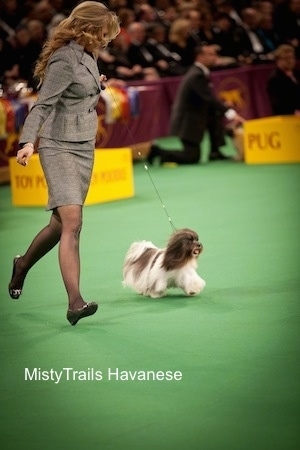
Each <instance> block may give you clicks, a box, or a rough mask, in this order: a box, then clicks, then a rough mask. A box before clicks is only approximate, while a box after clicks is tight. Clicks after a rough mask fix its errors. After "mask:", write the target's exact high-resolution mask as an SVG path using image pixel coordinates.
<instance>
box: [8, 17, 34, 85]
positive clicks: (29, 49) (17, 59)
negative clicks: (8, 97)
mask: <svg viewBox="0 0 300 450" xmlns="http://www.w3.org/2000/svg"><path fill="white" fill-rule="evenodd" d="M40 51H41V46H40V45H39V43H37V42H35V41H33V40H32V39H31V36H30V32H29V29H28V27H27V25H19V26H18V27H17V28H16V30H15V34H14V35H13V36H10V37H9V38H8V39H6V40H5V41H4V42H3V46H2V50H1V54H0V58H1V60H2V61H3V72H4V73H3V76H2V78H3V83H4V85H5V86H6V87H9V86H10V85H12V84H13V83H15V82H16V81H28V85H29V86H32V85H33V84H34V81H33V70H34V65H35V63H36V61H37V59H38V57H39V54H40Z"/></svg>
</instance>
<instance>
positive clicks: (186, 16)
mask: <svg viewBox="0 0 300 450" xmlns="http://www.w3.org/2000/svg"><path fill="white" fill-rule="evenodd" d="M78 3H79V1H78V0H75V1H74V0H73V1H72V0H0V5H1V6H0V83H1V84H2V85H3V86H4V88H6V87H9V86H10V85H12V84H13V83H15V82H16V81H20V80H23V81H25V82H26V83H27V84H28V86H29V87H32V88H33V89H34V88H35V83H34V80H33V77H32V74H33V66H34V64H35V62H36V60H37V58H38V55H39V53H40V51H41V48H42V46H43V44H44V42H45V40H46V39H47V37H48V36H49V35H50V33H51V32H52V30H53V28H54V27H55V26H56V25H57V24H58V23H59V22H60V21H61V20H62V19H63V18H64V17H66V15H68V13H69V12H70V10H71V9H72V8H73V7H74V6H75V5H76V4H78ZM105 3H106V4H107V6H109V7H110V8H111V9H113V10H114V11H116V12H117V14H118V15H119V17H120V20H121V33H120V34H119V36H118V37H117V38H116V39H115V40H114V41H113V42H111V43H110V45H109V46H108V47H107V48H106V49H103V50H101V51H100V52H99V59H98V61H99V67H100V71H101V73H104V74H106V76H107V77H108V78H116V79H120V80H124V81H129V80H149V79H159V78H161V77H170V76H176V75H183V74H184V73H185V72H186V71H187V70H188V68H189V67H190V66H191V65H192V64H193V61H194V51H195V48H196V47H197V45H198V44H200V43H203V42H206V43H209V44H213V45H215V46H216V48H217V49H218V59H217V62H216V65H215V67H214V69H215V70H217V69H218V70H220V69H222V68H228V67H238V66H241V65H251V64H263V63H266V62H270V61H272V60H273V59H274V51H275V50H276V48H277V47H278V46H279V45H280V44H290V45H292V46H293V47H294V48H295V50H296V55H297V58H300V52H299V27H300V0H273V1H268V0H252V1H251V0H248V1H247V0H238V1H234V0H210V1H208V0H135V1H134V0H107V1H106V2H105Z"/></svg>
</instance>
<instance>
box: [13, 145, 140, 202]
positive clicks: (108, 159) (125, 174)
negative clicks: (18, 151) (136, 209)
mask: <svg viewBox="0 0 300 450" xmlns="http://www.w3.org/2000/svg"><path fill="white" fill-rule="evenodd" d="M9 168H10V185H11V191H12V203H13V205H14V206H46V204H47V197H48V191H47V184H46V181H45V178H44V174H43V171H42V168H41V165H40V161H39V157H38V154H36V153H35V154H33V155H32V157H31V159H30V163H29V164H28V166H27V167H23V166H20V165H19V164H18V163H17V162H16V159H15V158H10V159H9ZM133 196H134V183H133V166H132V154H131V149H130V148H120V149H115V148H113V149H105V150H102V149H96V150H95V161H94V168H93V173H92V180H91V185H90V188H89V191H88V194H87V198H86V202H85V204H86V205H91V204H96V203H104V202H109V201H113V200H120V199H125V198H130V197H133Z"/></svg>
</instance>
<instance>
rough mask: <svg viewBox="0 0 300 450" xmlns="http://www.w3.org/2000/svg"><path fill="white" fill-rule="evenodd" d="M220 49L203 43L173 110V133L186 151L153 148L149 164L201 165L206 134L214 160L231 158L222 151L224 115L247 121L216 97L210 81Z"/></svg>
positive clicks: (182, 85) (235, 119)
mask: <svg viewBox="0 0 300 450" xmlns="http://www.w3.org/2000/svg"><path fill="white" fill-rule="evenodd" d="M216 57H217V54H216V49H215V47H214V46H212V45H208V44H205V45H204V44H203V45H201V46H199V47H197V50H196V58H195V62H194V64H193V65H192V66H191V68H190V69H189V70H188V72H187V73H186V74H185V76H184V78H183V80H182V82H181V84H180V86H179V88H178V91H177V93H176V98H175V101H174V104H173V107H172V113H171V121H170V134H171V135H173V136H178V137H179V138H180V139H181V142H182V146H183V151H169V150H163V149H161V148H160V147H158V146H157V145H152V147H151V150H150V153H149V155H148V162H149V164H152V163H153V160H154V159H155V158H156V157H158V158H160V161H161V163H164V162H175V163H177V164H197V163H198V162H199V160H200V156H201V148H200V145H201V141H202V139H203V137H204V133H205V132H206V131H208V132H209V137H210V156H209V159H210V160H211V161H214V160H220V159H227V158H226V157H225V156H224V155H223V154H222V153H221V152H220V150H219V147H221V146H222V145H224V143H225V141H224V134H225V129H224V124H223V120H224V116H225V117H226V118H227V119H228V120H230V121H235V122H236V123H237V124H238V123H241V122H242V121H243V119H242V117H240V116H239V115H238V114H237V113H236V111H234V110H233V109H231V108H228V107H227V106H226V105H225V104H224V103H222V102H221V101H220V100H219V99H218V98H217V97H216V96H215V94H214V92H213V90H212V86H211V83H210V80H209V67H212V66H213V65H214V64H215V61H216Z"/></svg>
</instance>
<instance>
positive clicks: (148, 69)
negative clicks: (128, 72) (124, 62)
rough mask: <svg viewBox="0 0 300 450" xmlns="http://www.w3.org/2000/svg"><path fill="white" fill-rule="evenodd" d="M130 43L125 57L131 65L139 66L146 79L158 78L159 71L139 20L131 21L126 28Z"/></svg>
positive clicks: (143, 26)
mask: <svg viewBox="0 0 300 450" xmlns="http://www.w3.org/2000/svg"><path fill="white" fill-rule="evenodd" d="M127 32H128V35H129V37H130V44H129V47H128V50H127V58H128V60H129V62H130V64H131V67H134V66H140V67H141V68H142V69H144V70H143V73H144V74H145V75H146V74H147V79H159V78H160V76H159V73H158V70H157V68H156V67H155V59H154V57H153V56H152V54H151V53H150V52H149V50H148V48H147V45H146V29H145V25H144V24H142V23H140V22H132V23H131V24H129V26H128V28H127Z"/></svg>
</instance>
